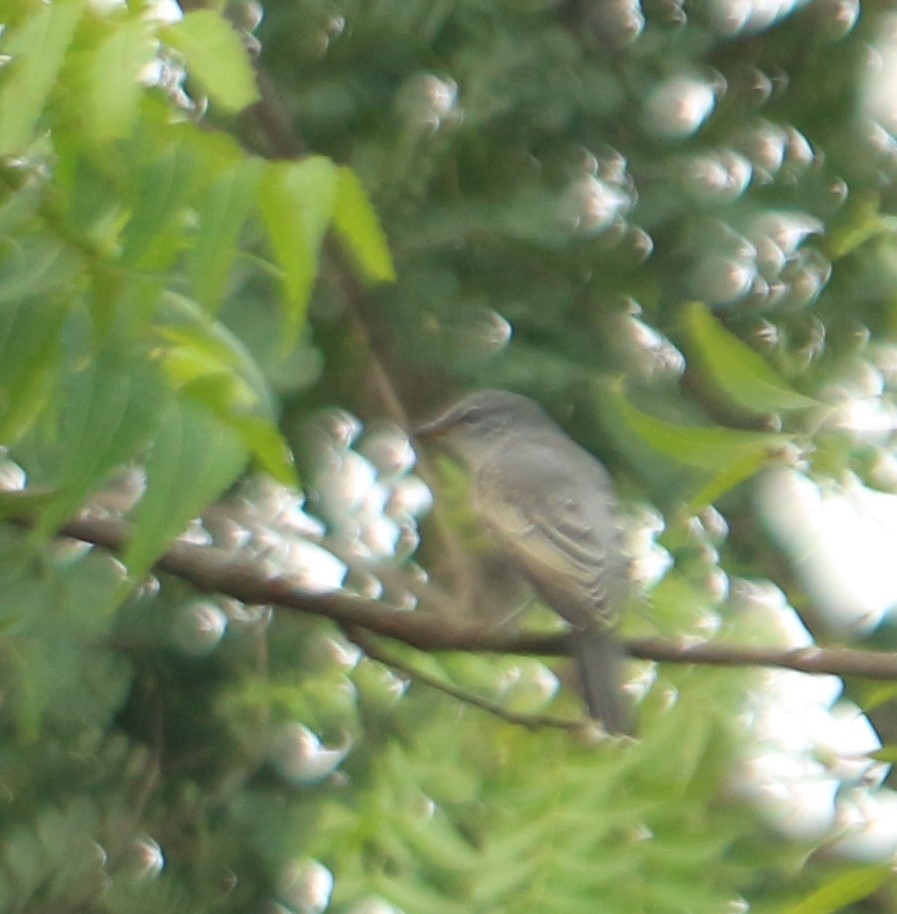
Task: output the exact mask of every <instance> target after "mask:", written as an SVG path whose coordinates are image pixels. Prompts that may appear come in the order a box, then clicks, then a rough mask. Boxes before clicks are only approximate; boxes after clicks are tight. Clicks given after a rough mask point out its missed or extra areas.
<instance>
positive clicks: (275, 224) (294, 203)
mask: <svg viewBox="0 0 897 914" xmlns="http://www.w3.org/2000/svg"><path fill="white" fill-rule="evenodd" d="M338 181H339V171H338V169H337V167H336V166H335V165H334V164H333V162H331V161H330V160H329V159H325V158H323V157H321V156H313V157H311V158H308V159H304V160H303V161H301V162H295V163H276V164H273V165H271V166H269V168H268V172H267V174H266V175H265V178H264V180H263V181H262V186H261V191H260V194H259V205H260V207H261V212H262V218H263V219H264V221H265V227H266V228H267V231H268V235H269V237H270V238H271V243H272V244H273V246H274V251H275V254H276V257H277V261H278V264H279V266H280V268H281V270H282V271H283V282H284V289H285V291H286V299H287V327H286V335H287V338H288V339H290V340H292V339H294V338H295V336H296V335H297V334H298V332H299V331H300V330H301V329H302V326H303V324H304V323H305V315H306V311H307V308H308V300H309V296H310V295H311V289H312V286H313V285H314V281H315V278H316V277H317V274H318V259H319V257H320V253H321V245H322V243H323V241H324V234H325V233H326V231H327V226H328V225H329V223H330V219H331V217H332V215H333V210H334V206H335V203H336V196H337V184H338Z"/></svg>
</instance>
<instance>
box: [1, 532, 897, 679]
mask: <svg viewBox="0 0 897 914" xmlns="http://www.w3.org/2000/svg"><path fill="white" fill-rule="evenodd" d="M14 522H15V523H17V524H18V525H19V526H28V521H27V520H26V519H24V518H18V519H14ZM59 532H60V533H61V534H64V535H65V536H70V537H73V538H74V539H78V540H81V541H83V542H86V543H93V544H94V545H96V546H100V547H102V548H104V549H108V550H110V551H112V552H117V553H120V552H122V551H123V549H124V547H125V545H126V543H127V541H128V537H129V536H130V525H129V524H127V523H126V522H124V521H122V520H118V519H113V518H103V517H97V516H95V515H90V514H82V515H80V516H78V517H76V518H74V519H73V520H71V521H69V522H68V523H66V524H65V525H64V526H63V527H62V528H61V530H60V531H59ZM155 568H156V570H158V571H164V572H167V573H169V574H173V575H175V576H176V577H178V578H180V579H182V580H184V581H187V582H188V583H190V584H192V585H193V586H194V587H195V588H196V589H197V590H200V591H204V592H208V593H221V594H226V595H228V596H231V597H234V598H236V599H238V600H240V601H241V602H243V603H249V604H262V605H264V604H270V605H274V606H279V607H282V608H284V609H291V610H298V611H300V612H306V613H312V614H313V615H318V616H324V617H326V618H328V619H332V620H333V621H334V622H336V623H337V624H339V625H340V626H341V627H342V628H344V629H345V630H346V631H350V630H351V629H352V628H353V627H360V628H362V629H365V630H366V631H369V632H373V633H374V634H377V635H381V636H384V637H387V638H393V639H395V640H397V641H401V642H403V643H405V644H408V645H410V646H412V647H415V648H418V649H419V650H424V651H448V650H455V651H469V652H476V653H499V654H532V655H539V656H559V655H569V654H570V653H571V649H570V635H569V634H564V633H559V634H548V635H546V634H532V633H530V634H527V633H525V632H522V633H521V632H503V631H500V630H496V629H495V628H488V629H487V628H483V627H481V626H476V625H458V624H457V623H453V622H449V621H446V620H445V619H443V618H441V617H440V616H437V615H435V614H434V613H430V612H426V611H418V612H404V611H400V610H396V609H391V608H389V607H388V606H385V605H384V604H382V603H378V602H377V601H375V600H368V599H365V598H363V597H357V596H353V595H351V594H347V593H332V594H325V595H315V594H309V593H305V592H303V591H301V590H300V589H298V588H297V587H296V585H295V583H294V582H292V581H291V580H290V579H289V578H285V577H265V576H264V575H262V574H261V573H260V571H259V569H258V567H257V566H256V565H255V564H254V563H252V562H249V561H241V560H240V559H239V558H235V557H234V556H233V555H232V554H231V553H229V552H224V551H223V550H221V549H217V548H215V547H213V546H198V545H195V544H193V543H187V542H181V541H178V542H176V543H175V544H174V545H173V546H172V547H171V549H169V550H168V552H166V553H165V555H163V556H162V557H161V558H160V559H159V561H158V562H157V563H156V565H155ZM350 637H351V635H350ZM623 647H624V648H625V650H626V652H627V653H628V654H629V656H630V657H635V658H637V659H640V660H653V661H656V662H660V663H690V664H701V665H709V666H765V667H776V668H781V669H788V670H796V671H798V672H801V673H815V674H829V675H834V676H856V677H860V678H863V679H879V680H886V681H897V653H886V652H883V651H865V650H851V649H849V648H835V649H825V648H819V647H807V648H799V649H797V650H794V649H784V650H783V649H782V648H777V647H757V646H752V645H739V644H721V643H715V642H700V643H695V644H682V643H676V642H672V641H667V640H664V639H660V638H633V639H629V640H628V641H624V642H623Z"/></svg>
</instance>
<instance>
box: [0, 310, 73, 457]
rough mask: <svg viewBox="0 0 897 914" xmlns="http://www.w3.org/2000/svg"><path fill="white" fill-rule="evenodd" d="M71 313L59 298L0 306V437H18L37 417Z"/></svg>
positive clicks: (5, 440) (6, 440) (8, 441)
mask: <svg viewBox="0 0 897 914" xmlns="http://www.w3.org/2000/svg"><path fill="white" fill-rule="evenodd" d="M66 313H67V308H66V306H65V303H64V302H62V301H60V300H58V299H57V298H55V297H52V296H50V297H47V298H45V299H38V300H37V301H22V302H19V303H18V304H10V305H5V306H4V305H0V441H2V442H3V443H4V444H6V445H7V446H9V445H11V444H13V443H14V442H15V441H17V440H18V439H19V438H20V437H21V435H22V434H24V432H25V431H26V430H27V429H28V427H29V426H30V425H31V423H32V422H34V421H35V419H37V418H38V417H39V416H40V414H41V412H42V410H43V406H44V404H45V402H46V398H47V396H48V394H49V391H50V382H51V380H52V379H53V377H54V376H55V373H56V370H57V365H58V344H59V335H60V331H61V329H62V324H63V321H64V319H65V315H66Z"/></svg>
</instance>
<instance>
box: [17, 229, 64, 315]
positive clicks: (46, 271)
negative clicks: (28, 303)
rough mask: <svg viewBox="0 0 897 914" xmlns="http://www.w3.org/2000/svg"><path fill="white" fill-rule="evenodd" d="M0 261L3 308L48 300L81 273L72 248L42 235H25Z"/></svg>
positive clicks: (18, 239)
mask: <svg viewBox="0 0 897 914" xmlns="http://www.w3.org/2000/svg"><path fill="white" fill-rule="evenodd" d="M4 255H5V256H4V257H3V259H2V261H0V305H5V304H8V303H19V302H21V300H22V299H23V298H26V297H31V298H36V297H37V296H44V295H47V294H48V293H51V292H54V291H57V290H59V289H61V288H62V287H70V284H71V283H72V281H73V280H74V279H75V277H76V276H77V275H78V273H79V271H80V269H81V261H80V260H79V258H78V257H77V256H76V255H75V254H74V253H73V252H72V250H71V248H69V247H68V246H66V245H65V244H62V243H61V242H59V241H56V240H50V239H48V238H45V237H43V236H40V235H25V236H22V237H20V238H17V239H16V244H15V246H12V245H10V246H9V247H8V248H7V249H6V250H4Z"/></svg>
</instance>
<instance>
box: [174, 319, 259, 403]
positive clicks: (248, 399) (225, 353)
mask: <svg viewBox="0 0 897 914" xmlns="http://www.w3.org/2000/svg"><path fill="white" fill-rule="evenodd" d="M159 333H160V335H161V336H162V337H163V339H164V340H165V344H166V345H165V350H164V352H163V355H162V364H163V366H164V368H165V371H166V373H167V374H168V377H169V378H170V379H171V381H172V382H173V383H174V384H176V385H186V384H196V383H197V382H199V381H202V380H203V379H207V378H210V377H215V378H220V379H221V383H222V385H223V386H222V387H221V391H222V394H223V396H222V398H221V400H220V401H218V402H217V403H215V404H214V405H215V408H216V410H219V409H227V410H241V411H244V412H245V411H247V410H253V411H254V412H261V413H262V414H263V415H265V416H271V415H273V411H274V408H273V404H272V402H271V394H270V391H269V390H268V386H267V384H266V383H265V378H264V376H263V375H262V373H261V371H260V369H259V367H258V366H257V365H256V364H255V361H254V360H253V358H252V356H251V355H250V354H249V353H248V352H247V351H246V349H245V348H244V346H243V344H242V343H241V342H240V340H239V339H238V338H237V337H235V336H234V335H233V334H231V333H230V332H229V331H228V330H227V329H225V328H224V327H222V326H221V325H220V324H215V323H211V322H197V323H196V324H194V325H185V324H179V325H171V326H163V327H161V328H159ZM209 405H210V406H211V405H213V404H211V403H210V404H209Z"/></svg>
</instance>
